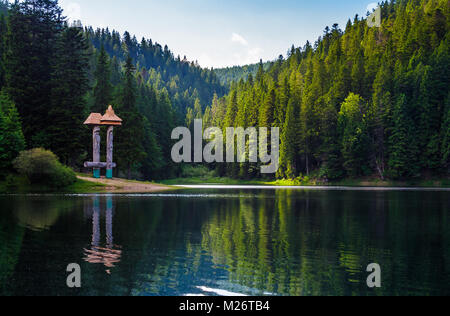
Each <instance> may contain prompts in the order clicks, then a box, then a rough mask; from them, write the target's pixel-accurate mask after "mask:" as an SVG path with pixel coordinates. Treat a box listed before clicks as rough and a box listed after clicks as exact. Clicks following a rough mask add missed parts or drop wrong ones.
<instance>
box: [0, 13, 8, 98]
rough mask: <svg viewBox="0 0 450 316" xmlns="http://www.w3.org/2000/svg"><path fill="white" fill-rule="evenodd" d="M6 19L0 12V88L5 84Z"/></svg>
mask: <svg viewBox="0 0 450 316" xmlns="http://www.w3.org/2000/svg"><path fill="white" fill-rule="evenodd" d="M6 31H7V26H6V19H5V15H4V14H3V13H0V90H1V89H2V87H3V86H4V85H5V66H4V59H3V58H4V53H5V38H6Z"/></svg>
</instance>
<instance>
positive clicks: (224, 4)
mask: <svg viewBox="0 0 450 316" xmlns="http://www.w3.org/2000/svg"><path fill="white" fill-rule="evenodd" d="M60 5H61V6H62V7H63V8H64V9H65V14H66V15H67V16H68V17H69V18H73V19H80V20H81V21H82V22H83V25H91V26H93V27H109V28H110V29H116V30H118V31H120V32H121V33H123V32H124V31H125V30H128V31H129V32H130V33H131V34H134V35H136V36H137V38H138V40H140V39H141V38H142V37H143V36H144V37H146V38H151V39H152V40H153V41H156V42H158V43H160V44H161V45H165V44H167V45H168V46H169V48H170V49H171V50H172V52H173V53H174V54H175V55H181V57H183V56H184V55H186V57H187V58H188V59H189V60H197V61H198V62H199V63H200V65H201V66H203V67H215V68H218V67H223V66H233V65H244V64H249V63H255V62H258V61H259V59H260V58H262V59H263V60H265V61H266V60H273V59H275V58H277V57H278V56H279V55H280V54H283V55H285V54H286V52H287V50H288V49H289V47H291V45H292V44H294V45H295V46H303V45H304V44H305V42H306V41H307V40H310V41H311V42H314V41H315V40H316V39H317V37H318V36H319V35H321V34H322V32H323V30H324V28H325V26H327V25H329V26H331V25H332V24H333V23H339V25H340V26H341V28H344V27H345V24H346V22H347V20H348V18H353V17H354V16H355V14H359V15H360V16H361V15H364V16H365V13H366V12H367V9H368V7H370V6H373V5H374V0H343V1H336V0H312V1H306V0H296V1H294V0H276V1H264V0H240V1H239V0H159V1H156V0H128V1H123V0H60Z"/></svg>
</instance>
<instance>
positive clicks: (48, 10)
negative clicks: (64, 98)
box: [4, 0, 64, 147]
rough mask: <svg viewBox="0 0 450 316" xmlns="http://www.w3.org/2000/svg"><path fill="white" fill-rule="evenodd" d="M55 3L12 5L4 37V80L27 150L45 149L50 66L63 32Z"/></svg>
mask: <svg viewBox="0 0 450 316" xmlns="http://www.w3.org/2000/svg"><path fill="white" fill-rule="evenodd" d="M63 19H64V17H63V16H62V9H61V8H60V7H59V6H58V1H57V0H25V1H22V2H16V3H15V4H13V5H12V8H11V10H10V13H9V16H8V32H7V35H6V47H7V50H6V53H5V59H4V61H5V77H6V87H7V92H8V94H9V95H10V96H11V97H12V99H13V101H14V103H15V104H16V106H17V109H18V110H19V113H20V116H21V118H22V122H23V130H24V134H25V139H26V140H27V144H28V146H30V147H48V146H49V145H50V139H49V136H48V134H47V129H48V126H49V124H48V123H49V122H48V121H47V119H46V118H47V115H48V113H49V112H50V110H51V107H52V102H51V91H52V84H53V83H54V81H52V80H51V79H52V73H53V62H54V60H55V55H56V52H57V49H56V45H57V41H58V38H59V36H60V34H61V30H62V29H63Z"/></svg>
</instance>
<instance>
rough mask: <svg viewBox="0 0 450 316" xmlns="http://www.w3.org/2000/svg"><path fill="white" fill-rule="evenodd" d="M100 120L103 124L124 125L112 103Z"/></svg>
mask: <svg viewBox="0 0 450 316" xmlns="http://www.w3.org/2000/svg"><path fill="white" fill-rule="evenodd" d="M100 122H101V123H102V124H101V125H116V126H120V125H122V119H121V118H120V117H118V116H117V115H116V113H114V110H113V108H112V106H111V105H110V106H109V107H108V109H107V110H106V113H105V115H103V116H102V118H101V120H100Z"/></svg>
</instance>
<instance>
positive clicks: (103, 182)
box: [77, 175, 177, 193]
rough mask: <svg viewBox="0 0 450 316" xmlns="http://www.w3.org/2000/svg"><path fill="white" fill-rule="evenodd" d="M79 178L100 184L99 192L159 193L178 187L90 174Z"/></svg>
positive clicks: (78, 177) (78, 176)
mask: <svg viewBox="0 0 450 316" xmlns="http://www.w3.org/2000/svg"><path fill="white" fill-rule="evenodd" d="M77 179H78V180H81V181H84V182H89V183H93V184H96V185H99V191H98V192H97V193H157V192H163V191H169V190H176V189H177V188H176V187H174V186H170V185H164V184H157V183H152V182H143V181H134V180H126V179H119V178H113V179H106V178H104V177H102V178H100V179H96V178H92V177H89V176H84V175H83V176H80V175H77ZM84 193H93V192H92V191H91V192H84ZM94 193H95V192H94Z"/></svg>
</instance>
